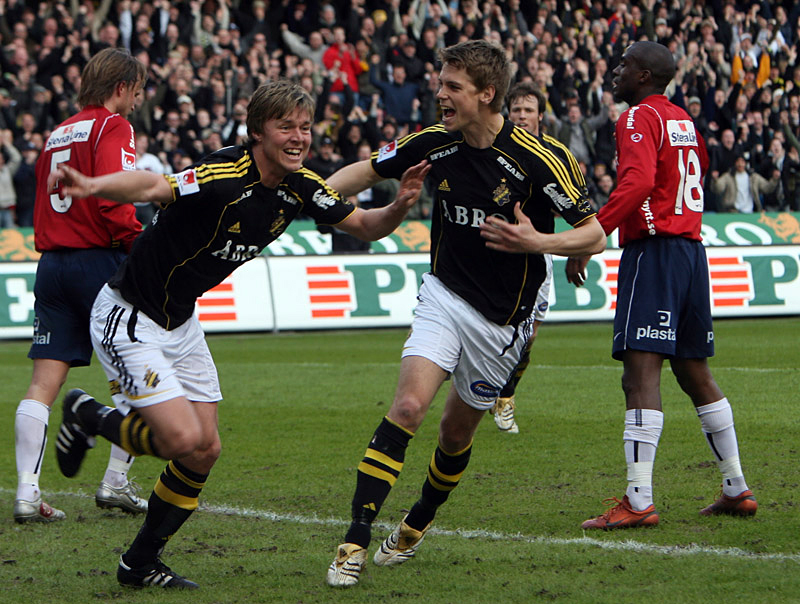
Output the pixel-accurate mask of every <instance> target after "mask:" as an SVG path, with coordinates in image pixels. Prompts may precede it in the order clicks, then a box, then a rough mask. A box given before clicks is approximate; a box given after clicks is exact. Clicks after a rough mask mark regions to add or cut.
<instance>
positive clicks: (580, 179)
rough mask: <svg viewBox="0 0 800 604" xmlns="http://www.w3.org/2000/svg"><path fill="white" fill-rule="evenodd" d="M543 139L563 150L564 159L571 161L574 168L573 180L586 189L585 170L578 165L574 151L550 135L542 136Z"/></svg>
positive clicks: (570, 163)
mask: <svg viewBox="0 0 800 604" xmlns="http://www.w3.org/2000/svg"><path fill="white" fill-rule="evenodd" d="M542 138H544V140H546V141H547V142H548V143H550V144H551V145H553V146H554V147H558V148H559V149H561V150H562V151H563V152H564V157H566V158H567V160H568V161H569V165H570V167H571V168H572V176H573V178H575V180H576V181H577V183H578V184H579V185H580V186H582V187H585V186H586V177H585V176H584V175H583V170H581V166H580V164H579V163H578V158H576V157H575V155H573V153H572V151H570V150H569V149H568V148H567V146H566V145H565V144H564V143H562V142H561V141H560V140H558V139H557V138H553V137H552V136H550V135H549V134H544V135H542Z"/></svg>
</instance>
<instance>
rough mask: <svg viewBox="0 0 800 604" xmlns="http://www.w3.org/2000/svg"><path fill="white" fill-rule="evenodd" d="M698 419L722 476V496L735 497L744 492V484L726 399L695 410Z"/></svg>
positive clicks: (731, 416)
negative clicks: (723, 494)
mask: <svg viewBox="0 0 800 604" xmlns="http://www.w3.org/2000/svg"><path fill="white" fill-rule="evenodd" d="M697 417H699V418H700V426H701V427H702V428H703V434H705V435H706V440H707V441H708V444H709V446H710V447H711V451H712V453H714V458H715V459H716V460H717V466H718V467H719V469H720V472H722V492H723V493H725V495H727V496H728V497H736V495H739V494H740V493H741V492H742V491H746V490H747V483H746V482H745V481H744V473H743V472H742V466H741V464H740V463H739V444H738V442H737V440H736V429H735V428H734V426H733V411H732V410H731V405H730V403H729V402H728V399H727V398H723V399H722V400H719V401H717V402H715V403H709V404H708V405H703V406H702V407H697Z"/></svg>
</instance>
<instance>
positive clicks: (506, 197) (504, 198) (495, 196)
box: [492, 178, 511, 206]
mask: <svg viewBox="0 0 800 604" xmlns="http://www.w3.org/2000/svg"><path fill="white" fill-rule="evenodd" d="M492 201H493V202H495V203H496V204H497V205H499V206H504V205H506V204H507V203H508V202H509V201H511V191H509V190H508V185H506V179H505V178H503V179H502V180H501V181H500V186H499V187H497V188H496V189H495V190H494V191H492Z"/></svg>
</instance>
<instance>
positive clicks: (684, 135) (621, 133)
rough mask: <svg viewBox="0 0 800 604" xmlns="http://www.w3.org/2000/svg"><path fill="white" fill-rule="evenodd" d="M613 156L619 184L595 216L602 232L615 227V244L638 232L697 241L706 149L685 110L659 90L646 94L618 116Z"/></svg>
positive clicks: (651, 235)
mask: <svg viewBox="0 0 800 604" xmlns="http://www.w3.org/2000/svg"><path fill="white" fill-rule="evenodd" d="M617 158H618V161H619V165H618V169H617V174H618V182H619V184H618V186H617V188H616V190H615V191H614V192H613V193H612V194H611V198H610V199H609V203H608V204H606V205H605V206H603V208H601V210H600V212H599V214H598V216H597V218H598V220H599V221H600V223H601V224H602V225H603V228H604V229H605V232H606V234H607V235H608V234H611V232H612V231H613V230H614V229H615V228H617V227H619V243H620V246H625V244H626V243H628V242H629V241H632V240H634V239H641V238H642V237H685V238H687V239H695V240H697V241H700V223H701V219H702V216H703V181H702V175H703V173H705V171H706V169H707V168H708V153H707V151H706V146H705V142H704V141H703V137H702V136H700V135H699V134H698V133H697V131H696V130H695V127H694V122H693V121H692V119H691V118H690V117H689V115H688V114H687V113H686V112H685V111H684V110H683V109H681V108H680V107H678V106H677V105H673V104H672V103H670V102H669V100H667V97H665V96H663V95H660V94H656V95H651V96H649V97H647V98H646V99H645V100H644V101H643V102H642V103H640V104H639V105H635V106H634V107H631V108H630V109H628V110H627V111H626V112H624V113H623V114H622V115H621V116H620V118H619V119H618V120H617ZM674 175H679V177H680V178H679V179H676V178H675V176H674ZM612 200H613V201H614V203H613V204H612V203H610V202H611V201H612Z"/></svg>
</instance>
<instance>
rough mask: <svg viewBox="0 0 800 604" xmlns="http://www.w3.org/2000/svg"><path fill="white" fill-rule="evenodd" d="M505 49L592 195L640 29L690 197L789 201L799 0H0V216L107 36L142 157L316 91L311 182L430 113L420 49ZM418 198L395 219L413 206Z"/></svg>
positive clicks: (711, 207)
mask: <svg viewBox="0 0 800 604" xmlns="http://www.w3.org/2000/svg"><path fill="white" fill-rule="evenodd" d="M474 38H486V39H489V40H491V41H495V42H497V43H498V44H500V45H502V46H503V47H504V48H505V50H506V52H507V54H508V56H509V57H510V58H511V59H513V61H514V63H515V66H516V74H515V80H516V81H520V80H530V81H532V82H534V83H535V84H537V85H538V86H540V87H541V89H542V90H543V91H544V92H545V94H546V96H547V99H548V107H547V113H546V117H545V120H544V126H545V129H546V130H547V131H548V132H549V133H550V134H552V135H553V136H555V137H557V138H558V139H560V140H561V141H562V142H564V143H565V144H566V145H567V146H568V147H569V148H570V150H571V151H572V152H573V153H574V154H575V156H576V157H577V158H578V160H579V161H580V162H581V164H582V166H584V167H585V171H586V176H587V178H586V180H587V183H588V184H589V188H590V196H591V198H592V200H593V202H594V203H595V204H596V206H597V207H600V206H602V205H603V203H604V202H605V201H606V200H607V199H608V195H609V192H610V191H611V190H612V189H613V187H614V185H615V180H614V179H615V171H614V154H615V143H614V127H615V120H616V118H617V117H618V116H619V113H620V110H624V106H620V105H618V104H616V103H614V101H613V98H612V96H611V92H610V90H611V70H612V69H613V67H614V66H615V65H616V64H617V63H618V62H619V58H620V56H621V55H622V53H623V51H624V50H625V48H626V47H627V46H628V45H629V44H630V43H631V42H633V41H635V40H638V39H643V38H646V39H650V40H656V41H658V42H661V43H663V44H664V45H666V46H667V47H668V48H669V49H670V50H671V51H672V53H673V55H674V57H675V58H676V61H677V64H678V73H677V76H676V78H675V80H674V81H673V83H672V84H671V86H670V88H669V89H668V91H667V95H668V96H669V97H670V99H671V100H672V101H673V102H675V103H676V104H678V105H680V106H683V107H685V108H686V109H687V111H688V112H689V114H690V115H691V116H692V118H693V119H694V120H695V123H696V127H697V129H698V131H699V132H700V133H702V135H703V136H704V138H705V140H706V143H707V145H708V150H709V156H710V168H709V171H708V178H707V179H706V183H705V189H706V191H705V192H706V211H717V212H753V211H760V210H762V209H763V210H768V211H775V210H781V211H782V210H794V211H797V210H800V142H798V138H799V137H800V62H798V61H797V58H798V54H800V4H797V3H794V2H789V1H783V2H766V1H763V2H734V1H733V0H712V1H709V2H704V1H702V0H700V1H694V0H685V1H678V0H673V1H671V2H666V1H664V2H656V0H643V1H641V2H639V1H636V0H605V1H604V0H593V1H592V2H589V1H588V0H584V1H580V0H543V1H542V2H535V1H533V0H505V1H495V0H485V1H481V2H478V1H477V0H461V1H459V0H451V1H450V2H449V3H448V2H446V1H445V0H351V1H350V2H344V1H342V0H339V1H335V0H331V1H326V0H282V1H278V0H267V1H263V0H254V1H253V2H239V1H237V0H205V1H201V0H190V1H188V2H187V1H182V2H167V1H166V0H153V1H152V2H138V1H129V0H121V1H109V0H104V1H102V2H99V3H97V2H92V1H91V0H83V1H80V0H72V1H70V2H66V1H60V0H56V1H49V2H35V3H34V2H23V1H20V0H0V39H2V48H3V52H2V53H0V69H1V70H2V75H1V76H0V145H1V146H2V149H1V152H0V228H6V227H13V226H31V225H32V214H33V200H34V196H35V195H34V194H35V191H34V187H35V179H34V177H33V170H34V164H35V162H36V159H37V157H38V154H39V151H40V150H41V149H42V146H43V144H44V141H46V139H47V136H48V134H49V131H50V129H51V128H52V127H53V126H54V125H56V124H58V123H60V122H61V121H63V120H64V119H66V118H67V117H69V116H71V115H73V114H75V113H76V112H77V111H78V107H77V106H76V94H77V89H78V85H79V81H80V73H81V69H82V68H83V66H84V65H85V64H86V62H87V61H88V59H89V58H90V57H91V56H92V55H93V54H94V53H96V52H98V51H99V50H101V49H103V48H105V47H108V46H117V47H125V48H128V49H130V51H131V53H132V54H133V55H134V56H135V57H137V58H138V59H139V60H140V61H142V62H143V63H144V64H145V65H146V66H147V69H148V81H147V85H146V90H145V94H144V98H143V99H142V102H141V106H140V107H139V109H138V110H137V111H136V112H135V113H133V114H131V116H130V121H131V122H132V124H133V126H134V128H135V130H136V132H137V135H139V138H138V140H137V155H138V158H137V164H138V166H139V167H140V168H146V169H151V170H155V171H162V172H164V173H170V172H174V171H179V170H181V169H183V168H185V167H186V166H188V165H190V164H191V163H192V162H193V161H195V160H197V159H199V158H200V157H202V156H203V155H205V154H206V153H208V152H210V151H213V150H215V149H217V148H220V147H222V146H225V145H231V144H238V143H240V142H242V140H244V138H246V126H245V123H244V120H245V113H246V112H245V109H246V106H247V102H248V99H249V97H250V95H251V93H252V92H253V91H254V90H255V89H256V88H257V87H258V85H259V84H261V83H263V82H265V81H268V80H271V79H275V78H281V77H285V78H290V79H292V80H295V81H297V82H299V83H301V85H302V86H303V87H305V88H306V89H307V90H309V91H310V92H311V93H312V95H313V96H314V97H315V98H316V100H317V113H316V116H315V123H314V127H313V130H314V142H313V145H312V154H311V156H310V158H309V160H308V161H307V164H306V165H307V166H308V167H310V168H311V169H313V170H315V171H317V172H319V173H320V174H322V175H323V176H328V175H329V174H331V173H332V172H333V171H335V169H336V168H338V167H339V166H341V165H345V164H348V163H352V162H354V161H356V160H357V159H358V158H359V156H360V155H359V154H360V153H361V154H363V153H364V152H366V151H371V150H375V149H377V148H378V147H380V146H381V145H383V144H385V143H387V142H390V141H392V140H394V139H395V138H397V137H398V136H401V135H404V134H406V133H409V132H414V131H417V130H420V129H421V128H424V127H426V126H429V125H431V124H434V123H436V122H437V121H438V117H439V116H438V105H437V101H436V92H437V89H438V76H437V74H438V66H437V58H436V57H437V50H438V49H440V48H442V47H445V46H448V45H451V44H453V43H456V42H459V41H462V40H466V39H474ZM429 210H430V206H429V201H424V200H423V201H422V202H421V203H420V204H419V206H418V207H417V208H415V210H414V211H413V212H412V214H411V215H410V217H411V218H425V217H427V215H428V213H429Z"/></svg>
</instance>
